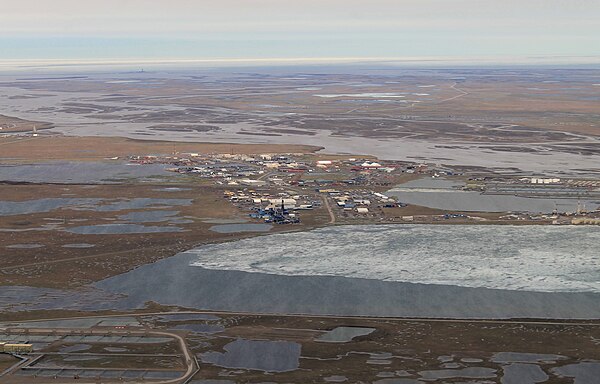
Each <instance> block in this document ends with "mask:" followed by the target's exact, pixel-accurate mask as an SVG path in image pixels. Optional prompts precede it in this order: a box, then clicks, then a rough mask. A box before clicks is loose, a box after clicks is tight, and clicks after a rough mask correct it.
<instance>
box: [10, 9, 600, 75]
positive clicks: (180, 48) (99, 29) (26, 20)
mask: <svg viewBox="0 0 600 384" xmlns="http://www.w3.org/2000/svg"><path fill="white" fill-rule="evenodd" d="M0 4H1V9H2V16H3V17H2V23H1V24H0V63H2V62H3V61H6V60H67V61H68V60H80V61H81V60H96V61H98V60H109V61H114V60H117V61H121V60H126V61H130V60H158V61H165V60H167V61H168V60H172V59H175V60H213V61H215V60H218V61H223V62H231V61H251V62H252V61H261V60H265V61H269V60H270V61H277V62H282V61H293V60H298V59H297V58H300V59H302V58H308V59H310V60H319V61H327V60H328V59H329V58H333V59H335V58H360V59H361V60H371V59H370V58H384V59H389V58H429V57H453V58H466V57H496V58H503V57H504V58H514V57H563V58H566V57H570V58H581V57H592V58H595V59H594V60H598V57H600V23H598V20H599V19H600V2H599V1H597V0H528V1H518V0H504V1H502V2H499V1H496V0H419V1H415V0H400V1H399V0H372V1H370V2H365V1H361V0H303V1H281V0H221V1H219V2H211V1H208V0H170V1H169V2H168V3H167V2H162V1H147V0H103V1H93V0H86V1H81V0H54V1H39V0H19V1H12V0H0Z"/></svg>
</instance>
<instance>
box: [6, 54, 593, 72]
mask: <svg viewBox="0 0 600 384" xmlns="http://www.w3.org/2000/svg"><path fill="white" fill-rule="evenodd" d="M367 64H369V65H380V66H389V67H410V66H414V67H422V68H428V67H431V68H436V67H440V66H443V67H456V68H461V67H494V66H498V67H518V66H556V67H568V66H577V67H581V66H590V67H591V68H594V69H596V68H600V56H556V55H554V56H537V57H533V56H528V57H485V56H480V57H443V56H431V57H281V58H277V57H274V58H244V57H240V58H198V59H194V58H174V59H155V58H131V59H122V58H97V59H94V58H88V59H8V60H2V61H1V62H0V72H13V71H16V72H20V71H24V70H41V71H44V70H48V71H53V70H69V69H74V70H75V69H77V70H86V69H99V70H100V69H107V68H118V67H132V66H135V67H139V68H137V70H139V71H141V70H145V69H146V68H147V69H149V70H153V69H164V68H165V67H167V68H168V67H171V68H173V69H175V68H177V69H186V68H191V67H192V66H193V67H194V68H197V67H200V68H221V67H222V68H230V67H267V66H282V67H284V66H287V67H292V66H314V65H326V66H334V65H340V66H360V65H367Z"/></svg>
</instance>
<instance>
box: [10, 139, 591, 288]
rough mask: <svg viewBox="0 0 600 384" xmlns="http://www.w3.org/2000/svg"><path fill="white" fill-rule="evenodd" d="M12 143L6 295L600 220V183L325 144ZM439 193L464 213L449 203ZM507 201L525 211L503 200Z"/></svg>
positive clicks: (90, 140) (47, 140)
mask: <svg viewBox="0 0 600 384" xmlns="http://www.w3.org/2000/svg"><path fill="white" fill-rule="evenodd" d="M2 140H4V141H3V143H4V146H3V148H6V149H9V150H10V151H9V152H7V156H10V161H8V162H7V163H6V164H5V165H3V166H2V168H1V169H0V176H1V178H2V179H3V181H2V184H0V196H1V202H0V212H1V215H0V230H2V236H3V238H4V239H5V241H4V242H3V246H2V247H3V252H2V254H1V256H0V270H1V271H2V273H3V274H4V276H5V278H3V280H2V284H3V285H15V284H26V285H33V286H41V287H64V286H65V283H64V277H63V276H64V274H65V271H68V273H69V274H70V275H71V276H72V278H71V279H69V281H68V283H67V285H68V286H70V287H78V286H82V285H85V284H89V283H91V282H93V281H98V280H100V279H103V278H106V277H109V276H113V275H115V274H118V273H123V272H126V271H128V270H130V269H131V268H135V267H136V266H138V265H141V264H145V263H149V262H153V261H156V260H159V259H161V258H164V257H168V256H172V255H174V254H175V253H177V252H180V251H183V250H186V249H190V248H193V247H195V246H198V245H201V244H206V243H214V242H222V241H229V240H234V239H240V238H244V237H248V236H256V235H261V234H267V233H276V232H281V231H305V230H309V229H313V228H317V227H323V226H328V225H344V224H389V223H398V224H402V223H405V224H415V223H423V224H431V223H434V224H517V225H523V224H555V225H561V224H578V225H590V224H591V225H593V224H598V219H599V218H600V213H599V212H598V206H599V205H600V204H599V203H598V200H600V199H599V198H598V193H599V192H598V191H599V186H598V185H599V181H598V180H595V179H584V178H568V179H561V178H550V177H543V175H542V176H539V175H532V176H530V177H522V176H506V175H502V174H497V173H495V172H493V171H482V170H481V169H479V168H471V169H469V168H465V167H461V168H453V167H448V166H444V165H440V164H431V163H412V162H400V161H389V160H387V161H386V160H379V159H376V158H373V157H371V156H360V155H351V156H344V155H327V154H321V153H315V150H316V149H315V148H311V147H290V148H287V149H291V150H292V151H282V152H279V151H278V152H272V151H270V150H272V149H278V150H281V149H284V150H285V149H286V148H284V147H277V146H271V145H264V146H262V147H261V146H256V145H254V146H250V147H244V146H242V145H235V146H228V145H222V144H217V145H215V146H212V147H211V146H207V145H204V144H202V145H198V146H196V147H194V145H191V144H173V143H171V144H166V143H161V142H151V143H150V144H149V145H151V146H155V148H156V150H155V151H153V152H150V153H148V152H141V149H142V148H143V147H141V146H140V145H141V143H140V142H137V141H133V140H128V141H125V142H124V141H123V140H122V139H114V140H109V139H106V138H98V139H92V138H73V137H57V136H52V135H50V136H48V135H46V134H40V135H39V136H36V137H31V136H27V135H26V134H25V135H23V134H19V135H17V136H11V137H9V138H3V139H2ZM79 141H81V144H77V143H78V142H79ZM63 143H64V144H65V145H64V146H63ZM48 145H60V146H61V148H63V152H62V155H61V157H60V158H59V157H56V156H57V154H56V153H55V154H54V156H55V157H54V162H40V161H39V158H40V157H39V156H43V155H42V154H41V153H42V151H47V150H48ZM82 146H83V148H89V150H85V151H84V152H81V150H80V149H79V148H82ZM96 147H97V148H98V149H97V150H95V149H92V148H96ZM19 148H21V150H19ZM149 148H152V147H149ZM147 149H148V148H146V150H147ZM294 150H295V152H294ZM138 151H139V152H138ZM163 151H168V152H163ZM3 153H4V152H3ZM66 170H68V171H66ZM65 171H66V172H68V174H67V173H65ZM415 183H417V184H415ZM418 183H421V184H423V183H425V184H424V185H425V186H426V187H427V188H425V189H424V188H423V187H421V186H420V185H421V184H418ZM448 183H450V184H449V185H446V184H448ZM413 185H414V186H415V187H411V186H413ZM439 185H441V187H439ZM440 188H441V189H440ZM438 192H440V193H442V195H440V196H442V197H444V199H442V200H441V201H442V202H444V203H448V202H452V201H454V200H453V199H449V198H450V197H453V198H455V199H457V201H456V202H455V203H456V204H454V205H450V206H447V205H443V204H442V205H439V202H440V201H439V198H437V197H436V196H438V194H437V193H438ZM415 196H418V198H419V199H418V200H413V199H414V198H415ZM430 196H433V197H435V198H429V197H430ZM506 197H508V198H510V199H519V201H518V203H519V204H514V202H513V201H508V203H507V204H504V205H503V204H499V203H498V201H496V200H497V199H504V198H506ZM478 199H483V200H484V201H482V202H481V204H480V206H477V205H476V204H475V202H476V201H477V200H478ZM486 199H492V200H491V203H490V201H488V200H486ZM500 203H502V201H500ZM498 207H500V208H498ZM49 234H51V235H50V236H49ZM116 237H118V238H119V241H114V239H115V238H116Z"/></svg>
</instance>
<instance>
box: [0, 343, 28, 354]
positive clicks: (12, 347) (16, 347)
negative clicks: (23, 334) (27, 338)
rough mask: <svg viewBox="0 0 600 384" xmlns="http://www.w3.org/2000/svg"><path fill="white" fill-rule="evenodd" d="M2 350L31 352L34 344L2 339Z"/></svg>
mask: <svg viewBox="0 0 600 384" xmlns="http://www.w3.org/2000/svg"><path fill="white" fill-rule="evenodd" d="M0 352H2V353H31V352H33V345H32V344H12V343H5V342H1V341H0Z"/></svg>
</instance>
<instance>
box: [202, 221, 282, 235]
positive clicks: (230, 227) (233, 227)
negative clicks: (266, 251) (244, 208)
mask: <svg viewBox="0 0 600 384" xmlns="http://www.w3.org/2000/svg"><path fill="white" fill-rule="evenodd" d="M271 228H273V226H272V225H270V224H243V223H242V224H220V225H213V226H212V227H210V228H209V229H210V230H211V231H213V232H218V233H239V232H268V231H270V230H271Z"/></svg>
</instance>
